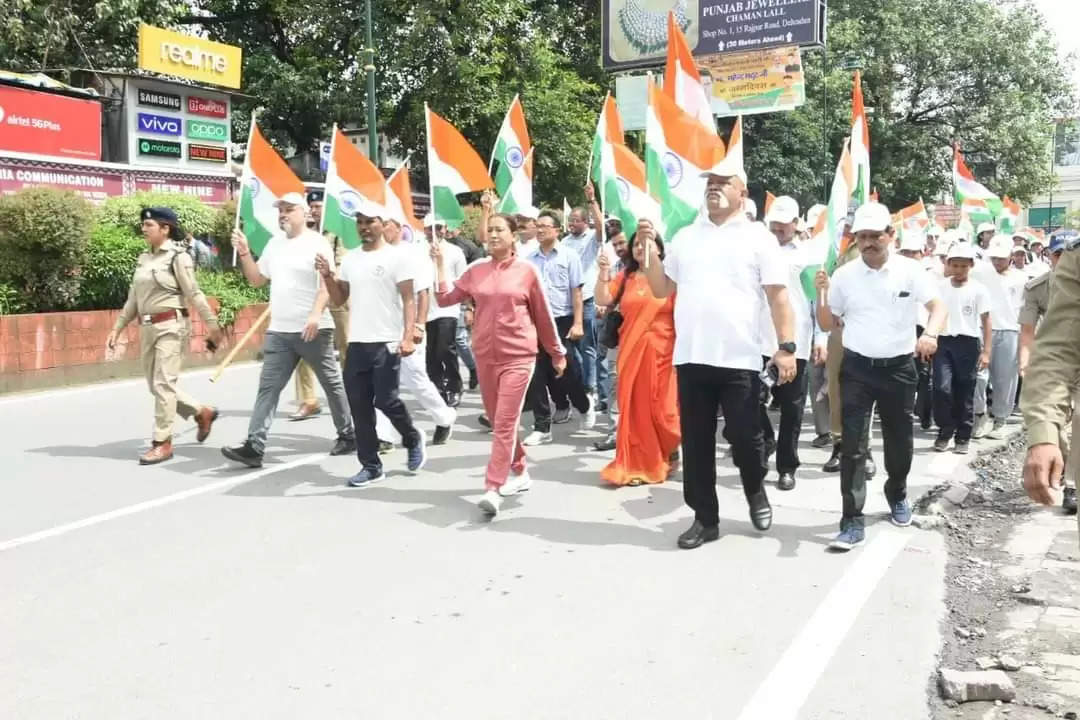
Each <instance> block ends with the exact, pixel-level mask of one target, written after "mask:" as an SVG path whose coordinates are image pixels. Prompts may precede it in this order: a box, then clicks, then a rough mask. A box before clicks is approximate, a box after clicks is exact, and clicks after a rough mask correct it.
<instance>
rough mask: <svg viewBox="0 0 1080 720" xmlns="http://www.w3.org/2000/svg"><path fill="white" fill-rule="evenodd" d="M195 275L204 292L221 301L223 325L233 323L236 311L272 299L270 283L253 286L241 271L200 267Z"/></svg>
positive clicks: (219, 310) (219, 316) (219, 314)
mask: <svg viewBox="0 0 1080 720" xmlns="http://www.w3.org/2000/svg"><path fill="white" fill-rule="evenodd" d="M195 275H196V277H197V278H198V280H199V287H200V288H202V291H203V293H204V294H205V295H206V296H207V297H216V298H217V299H218V302H219V303H221V306H220V308H219V309H218V322H219V323H220V324H221V325H222V326H227V325H232V324H233V323H234V322H235V321H236V313H237V312H238V311H239V310H241V309H243V308H246V307H247V306H248V305H254V304H255V303H264V302H269V301H270V287H269V286H268V285H264V286H263V287H261V288H255V287H252V286H251V285H250V284H249V283H248V281H247V279H246V278H245V277H244V276H243V275H242V274H241V273H239V272H235V271H228V272H215V271H213V270H206V269H200V270H198V271H196V273H195Z"/></svg>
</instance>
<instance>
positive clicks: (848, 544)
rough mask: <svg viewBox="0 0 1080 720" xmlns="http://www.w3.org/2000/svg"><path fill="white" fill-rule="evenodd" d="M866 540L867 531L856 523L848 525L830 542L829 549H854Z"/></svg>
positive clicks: (846, 550) (838, 550)
mask: <svg viewBox="0 0 1080 720" xmlns="http://www.w3.org/2000/svg"><path fill="white" fill-rule="evenodd" d="M865 540H866V531H865V530H863V529H862V528H861V527H856V526H855V525H848V526H847V527H846V528H844V529H843V530H841V531H840V534H839V535H837V536H836V537H835V538H833V541H832V542H830V543H829V549H830V550H835V551H837V552H848V551H849V550H854V549H855V548H857V547H858V546H859V545H862V544H863V541H865Z"/></svg>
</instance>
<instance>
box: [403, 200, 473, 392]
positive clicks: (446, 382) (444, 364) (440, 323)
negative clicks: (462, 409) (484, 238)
mask: <svg viewBox="0 0 1080 720" xmlns="http://www.w3.org/2000/svg"><path fill="white" fill-rule="evenodd" d="M393 226H394V223H393V221H391V225H390V228H391V230H390V233H391V234H390V235H388V236H387V238H386V240H387V242H389V243H390V244H391V245H394V244H397V240H396V239H393V235H395V234H397V233H394V232H393V230H392V228H393ZM435 234H436V233H435V231H434V230H433V232H432V236H431V237H428V239H427V242H419V243H415V244H414V245H413V247H414V248H415V249H416V250H417V252H418V253H419V254H420V255H422V257H421V258H420V259H419V261H418V262H419V263H420V265H421V267H423V268H427V269H430V271H431V278H430V279H431V282H432V283H434V282H435V267H434V266H433V265H432V264H431V259H430V258H429V256H428V245H429V244H430V243H432V242H434V241H435V240H434V236H435ZM425 235H426V233H425ZM440 239H441V238H440ZM442 256H443V263H445V267H446V276H447V277H446V280H447V282H449V283H454V282H455V281H456V280H457V279H458V278H459V277H461V276H462V275H463V274H464V273H465V269H466V268H467V267H468V266H469V264H468V262H467V261H466V260H465V253H464V251H462V249H461V248H460V247H458V246H457V245H454V244H453V243H449V242H448V243H446V245H445V246H444V247H443V253H442ZM414 289H415V288H414ZM429 300H430V298H429ZM421 309H422V308H421V307H420V306H419V305H418V306H417V321H418V322H424V320H423V315H422V314H421V313H420V310H421ZM460 317H461V305H450V306H447V307H439V304H438V303H436V302H428V303H427V322H426V325H425V329H426V331H427V342H426V348H425V361H426V363H427V377H428V378H430V380H431V382H433V383H434V384H435V387H436V388H438V390H439V393H440V394H441V395H442V397H443V399H444V400H445V401H446V404H447V405H449V406H450V407H452V408H456V407H457V406H458V405H460V404H461V391H462V383H461V367H460V364H459V363H458V350H457V326H458V320H459V318H460ZM402 367H403V369H404V365H403V366H402Z"/></svg>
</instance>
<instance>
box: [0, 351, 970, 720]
mask: <svg viewBox="0 0 1080 720" xmlns="http://www.w3.org/2000/svg"><path fill="white" fill-rule="evenodd" d="M257 372H258V370H257V366H254V365H246V366H240V367H237V368H234V369H232V370H230V371H229V372H228V373H227V374H226V375H225V377H224V378H223V380H222V381H221V382H220V383H219V384H217V385H211V384H210V383H209V382H208V373H205V372H196V373H191V374H187V375H185V377H184V381H183V383H184V386H185V387H186V388H187V389H188V391H189V392H191V393H192V394H194V395H196V396H197V397H199V398H202V399H203V400H204V402H208V403H211V404H217V405H218V406H220V408H221V410H222V418H221V420H220V421H219V422H218V423H217V424H216V425H215V427H214V432H213V434H212V435H211V437H210V439H209V440H208V441H207V443H206V444H205V445H199V444H197V443H196V442H195V439H194V427H193V425H191V424H190V423H183V422H180V423H178V425H177V428H178V431H179V432H178V436H177V441H178V444H177V447H176V457H175V459H174V460H172V461H171V462H168V463H166V464H163V465H159V466H156V467H148V468H147V467H140V466H139V465H138V464H137V463H136V458H137V456H138V454H139V453H140V452H141V451H142V449H143V448H144V447H145V445H146V444H147V442H148V440H147V438H148V437H149V432H150V422H151V419H152V413H151V409H152V408H151V399H150V397H149V395H148V393H147V391H146V389H145V386H144V384H143V383H142V382H140V381H124V382H117V383H110V384H105V385H97V386H89V387H84V388H73V389H68V390H59V391H52V392H44V393H37V394H32V395H20V396H7V397H2V398H0V437H2V438H3V443H2V446H0V493H2V495H0V578H2V588H3V589H2V591H0V592H2V593H3V602H2V603H0V637H2V638H3V639H4V641H3V642H0V698H2V699H0V707H2V708H4V710H2V711H0V713H2V715H3V716H4V717H7V718H34V719H38V718H109V719H115V718H126V719H132V718H154V719H155V720H164V719H166V718H185V719H187V718H246V717H251V718H255V717H258V718H298V717H304V718H365V719H369V718H413V717H416V718H421V717H422V718H511V717H512V718H543V719H545V720H548V719H551V718H673V717H694V718H736V719H738V720H745V719H750V718H754V719H756V718H762V719H763V720H764V719H765V718H768V719H769V720H780V719H782V718H796V717H797V718H857V717H873V718H876V719H878V720H885V719H889V718H895V719H896V720H912V719H913V718H920V717H926V716H927V713H928V706H927V701H926V690H927V678H928V677H929V676H930V674H931V673H932V671H933V669H934V657H935V653H936V652H937V649H938V646H939V644H940V643H939V620H940V618H941V615H942V612H943V573H944V566H945V555H944V553H945V551H944V546H943V543H942V540H941V537H940V536H939V535H937V534H936V533H929V532H924V531H921V530H917V529H915V528H909V529H906V530H897V529H895V528H892V527H891V526H890V525H889V524H888V522H887V516H886V515H885V512H886V506H885V501H884V499H883V497H882V494H881V480H880V479H879V480H876V481H875V482H874V483H873V485H872V487H871V491H870V501H869V507H868V510H869V511H870V513H871V514H874V515H875V517H873V518H872V522H871V525H870V528H869V531H868V535H869V537H868V542H867V544H866V545H865V546H864V547H863V548H861V549H859V550H857V551H855V552H852V553H849V554H847V555H834V554H831V553H829V552H827V551H826V549H825V546H826V543H827V542H828V540H829V539H830V538H831V536H832V535H833V534H834V533H835V532H836V530H837V524H838V521H839V509H840V496H839V478H838V476H836V475H824V474H822V473H820V472H818V468H820V465H821V463H822V462H824V460H825V459H826V453H825V452H824V451H820V450H813V449H811V448H810V447H809V440H810V433H809V431H807V432H804V435H803V440H804V443H803V446H804V447H803V451H802V456H803V463H804V470H801V471H800V473H799V485H798V487H797V488H796V489H795V490H794V491H793V492H789V493H780V492H778V491H776V490H775V487H773V488H772V489H771V494H770V497H771V499H772V502H773V505H774V508H775V524H774V527H773V529H772V530H771V531H770V532H769V533H767V534H760V533H757V532H756V531H754V529H753V528H752V526H751V525H750V523H749V519H748V517H747V511H746V505H745V501H744V500H743V497H742V491H741V489H740V487H739V484H738V477H737V475H736V473H735V470H734V468H733V467H732V466H731V463H730V460H728V459H721V460H720V461H719V463H720V471H721V477H720V479H719V489H720V493H721V515H722V521H721V533H722V538H721V539H720V541H718V542H716V543H712V544H710V545H707V546H705V547H704V548H702V549H699V550H696V551H693V552H687V551H679V550H677V549H676V547H675V539H676V537H677V536H678V534H679V533H680V532H681V531H682V530H683V529H684V528H685V527H686V526H687V524H688V523H689V518H690V513H689V511H688V510H687V508H686V507H685V506H684V505H683V502H682V487H681V484H680V483H679V482H670V483H668V484H665V485H662V486H657V487H638V488H623V489H612V488H609V487H605V486H604V485H603V484H601V482H600V480H599V476H598V472H599V470H600V468H601V467H602V466H603V464H604V463H605V462H607V457H606V454H600V453H596V452H593V451H591V443H592V442H593V441H594V440H596V439H598V438H599V437H600V431H599V430H598V431H597V432H596V433H574V432H572V431H573V430H574V429H576V425H573V424H572V425H565V426H558V427H557V428H556V440H557V442H556V443H555V444H552V445H549V446H544V447H541V448H537V449H534V451H533V452H531V457H532V458H533V459H534V460H535V462H534V463H533V464H532V469H531V473H532V476H533V478H534V481H535V484H534V486H533V489H532V490H531V492H529V493H527V494H525V495H523V496H521V497H520V498H518V499H515V500H512V501H510V502H508V503H507V504H506V505H504V511H503V513H502V514H500V515H499V517H498V518H497V519H496V520H494V521H493V522H488V521H486V520H484V519H483V517H482V515H481V513H480V512H479V511H478V510H477V509H476V507H475V502H476V500H477V499H478V498H479V496H480V493H481V492H482V482H483V481H482V478H483V467H484V464H485V462H486V459H487V456H488V451H489V444H488V436H487V435H486V434H485V433H484V432H483V431H482V430H480V428H479V426H478V425H477V424H476V415H477V414H478V412H479V398H478V396H477V395H475V394H470V395H468V396H467V397H466V400H465V403H464V405H463V407H462V412H461V418H460V424H459V426H458V428H457V430H456V432H455V435H454V438H453V439H452V441H451V442H450V444H449V445H447V446H444V447H440V448H432V449H431V459H430V461H429V463H428V466H427V468H426V469H425V470H424V471H422V472H421V473H420V474H418V475H415V476H413V475H411V474H409V473H407V472H405V469H404V464H405V457H404V451H402V450H397V451H396V452H395V453H394V454H392V455H390V456H388V457H387V469H388V470H389V471H390V472H389V476H388V478H387V480H386V482H384V483H382V484H381V485H379V486H376V487H371V488H366V489H360V490H353V489H349V488H347V487H345V486H344V482H345V480H346V479H347V478H348V477H349V476H350V475H351V474H352V473H353V472H355V471H356V460H355V458H353V457H343V458H331V457H329V456H327V455H326V452H327V450H328V449H329V446H330V444H331V441H332V438H333V435H334V433H333V426H332V423H331V421H330V418H329V415H328V413H324V415H323V416H321V417H319V418H317V419H314V420H310V421H307V422H303V423H289V422H286V421H285V418H284V415H285V414H286V413H287V412H289V411H291V405H288V404H286V403H285V402H283V404H282V407H281V409H280V412H281V415H280V417H279V419H278V421H277V422H276V423H275V425H274V427H273V428H272V430H271V440H270V447H269V448H268V457H269V461H268V462H267V464H266V465H265V467H264V468H263V469H262V470H259V471H253V470H247V469H236V468H234V467H232V466H229V465H227V464H226V462H225V461H224V459H223V458H222V457H221V455H220V453H219V447H220V446H221V445H223V444H233V443H235V442H239V441H241V440H242V439H243V437H244V434H245V430H246V425H247V420H248V416H249V413H250V408H251V405H252V402H253V399H254V393H255V386H256V381H257ZM285 399H286V400H291V389H290V391H288V392H287V397H286V398H285ZM417 417H418V418H419V422H420V424H421V426H422V428H423V429H425V430H427V431H428V433H429V436H430V431H431V429H432V424H431V422H430V420H429V419H428V418H427V417H426V416H425V415H423V414H422V413H420V414H418V415H417ZM807 423H809V414H808V415H807ZM916 437H917V455H916V462H915V468H914V472H913V476H912V478H911V485H912V487H913V489H912V495H913V497H914V496H917V495H918V494H919V488H920V487H926V486H928V485H933V484H936V483H937V482H938V478H939V477H947V476H949V475H950V474H951V473H953V472H954V471H955V470H956V468H957V467H958V465H959V463H960V459H959V458H958V457H957V456H953V455H935V454H933V453H932V451H930V450H929V444H930V442H931V441H932V436H931V435H930V434H929V433H922V432H920V431H918V430H917V431H916ZM878 443H879V440H878V441H876V442H875V445H876V446H878ZM877 456H878V457H879V458H880V448H879V447H878V448H877ZM770 481H771V482H775V473H774V474H772V475H771V476H770Z"/></svg>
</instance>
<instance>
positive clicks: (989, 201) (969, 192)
mask: <svg viewBox="0 0 1080 720" xmlns="http://www.w3.org/2000/svg"><path fill="white" fill-rule="evenodd" d="M953 186H954V192H955V194H956V204H957V205H959V206H961V212H963V207H964V205H965V204H967V205H969V206H970V207H971V208H972V209H973V210H974V209H976V208H979V207H985V208H986V211H987V212H989V215H990V217H989V218H986V219H985V220H982V222H993V219H994V218H995V217H997V216H998V214H999V213H1000V212H1001V200H1000V199H999V198H998V196H997V195H995V194H994V193H992V192H990V191H989V190H987V189H986V187H985V186H984V185H982V184H980V183H979V182H976V180H975V176H974V175H973V174H972V173H971V170H969V169H968V166H967V164H966V163H964V158H963V156H962V155H961V154H960V147H959V146H957V147H955V148H953ZM969 214H970V213H969ZM980 216H982V213H980ZM976 225H977V223H976Z"/></svg>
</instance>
